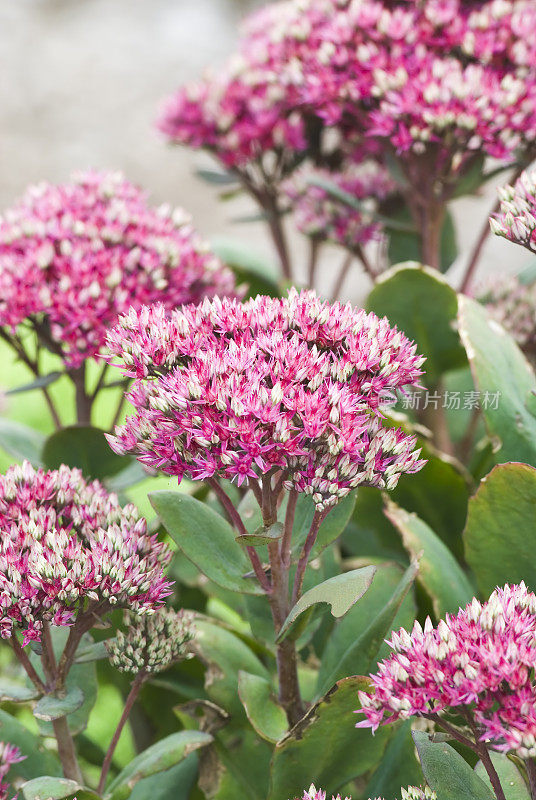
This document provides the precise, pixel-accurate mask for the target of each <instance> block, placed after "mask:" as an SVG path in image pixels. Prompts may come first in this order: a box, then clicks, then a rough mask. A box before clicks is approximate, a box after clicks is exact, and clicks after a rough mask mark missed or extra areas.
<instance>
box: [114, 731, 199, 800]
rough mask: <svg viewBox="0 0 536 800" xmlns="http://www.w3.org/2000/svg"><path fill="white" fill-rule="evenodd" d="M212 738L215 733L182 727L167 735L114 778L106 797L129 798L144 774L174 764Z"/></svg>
mask: <svg viewBox="0 0 536 800" xmlns="http://www.w3.org/2000/svg"><path fill="white" fill-rule="evenodd" d="M210 742H212V736H211V735H210V734H209V733H204V732H203V731H195V730H190V731H180V732H179V733H172V734H171V736H166V737H165V739H161V740H160V741H159V742H157V743H156V744H154V745H152V746H151V747H148V748H147V750H144V751H143V753H140V755H139V756H136V758H134V759H133V760H132V761H131V762H130V764H128V765H127V766H126V767H125V768H124V769H123V770H122V771H121V772H120V773H119V775H118V776H117V778H116V779H115V780H114V781H112V783H111V784H110V786H109V787H108V789H107V792H106V794H105V798H110V800H126V798H127V797H129V796H130V794H131V792H132V790H133V788H134V786H135V785H136V784H137V783H138V781H141V780H142V779H143V778H148V777H149V776H150V775H154V774H155V773H157V772H164V771H165V770H167V769H170V767H174V766H175V765H176V764H178V763H179V762H180V761H182V760H183V759H184V758H186V756H188V755H189V754H190V753H192V752H193V751H194V750H198V749H199V748H200V747H206V746H207V745H208V744H210Z"/></svg>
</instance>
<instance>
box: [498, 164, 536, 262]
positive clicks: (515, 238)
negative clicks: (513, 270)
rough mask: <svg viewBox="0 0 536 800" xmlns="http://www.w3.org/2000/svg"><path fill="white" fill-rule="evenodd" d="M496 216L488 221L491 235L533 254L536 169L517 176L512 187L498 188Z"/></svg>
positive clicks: (535, 245)
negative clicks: (498, 205) (495, 235)
mask: <svg viewBox="0 0 536 800" xmlns="http://www.w3.org/2000/svg"><path fill="white" fill-rule="evenodd" d="M499 197H500V201H501V207H500V213H498V214H496V215H495V216H494V217H491V219H490V225H491V229H492V231H493V233H495V234H497V235H498V236H504V238H505V239H508V240H509V241H510V242H514V243H515V244H520V245H522V246H523V247H526V248H527V250H530V251H531V252H533V253H534V252H536V168H534V167H531V168H529V169H526V170H525V171H524V172H522V173H521V175H520V176H519V178H518V179H517V181H516V182H515V183H514V185H513V186H509V185H507V186H503V187H502V188H501V189H499Z"/></svg>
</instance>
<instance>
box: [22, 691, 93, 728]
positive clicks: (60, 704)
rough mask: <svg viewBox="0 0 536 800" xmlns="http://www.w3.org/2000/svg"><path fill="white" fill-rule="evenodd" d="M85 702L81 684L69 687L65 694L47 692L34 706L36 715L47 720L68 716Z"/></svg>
mask: <svg viewBox="0 0 536 800" xmlns="http://www.w3.org/2000/svg"><path fill="white" fill-rule="evenodd" d="M83 702H84V693H83V691H82V689H80V687H79V686H73V687H71V688H70V689H68V690H67V691H66V692H65V694H64V695H56V694H46V695H45V696H44V697H42V698H41V700H39V702H38V703H36V704H35V706H34V710H33V713H34V717H37V719H42V720H44V721H45V722H52V720H54V719H60V718H61V717H66V716H67V715H68V714H72V713H73V711H76V710H77V709H79V708H80V707H81V706H82V704H83Z"/></svg>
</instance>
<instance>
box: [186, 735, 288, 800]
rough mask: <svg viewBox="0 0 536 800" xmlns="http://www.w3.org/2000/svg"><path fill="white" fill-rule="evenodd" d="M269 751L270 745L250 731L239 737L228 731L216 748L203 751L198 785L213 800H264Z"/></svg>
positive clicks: (268, 767) (270, 753)
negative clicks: (227, 736)
mask: <svg viewBox="0 0 536 800" xmlns="http://www.w3.org/2000/svg"><path fill="white" fill-rule="evenodd" d="M211 751H212V752H211ZM272 752H273V745H272V744H269V743H268V742H265V741H264V739H261V738H260V737H259V736H257V734H256V733H255V731H253V730H252V729H251V728H250V729H249V730H248V729H244V730H242V731H241V735H240V738H238V737H237V735H236V733H233V732H229V738H227V739H223V737H222V740H221V741H219V742H218V743H217V747H216V746H212V747H210V748H207V749H206V750H204V751H203V752H202V758H200V775H199V786H200V787H202V788H203V791H204V792H205V796H206V797H212V798H214V800H238V798H240V800H266V791H267V787H268V783H269V779H270V758H271V756H272ZM205 757H206V758H205Z"/></svg>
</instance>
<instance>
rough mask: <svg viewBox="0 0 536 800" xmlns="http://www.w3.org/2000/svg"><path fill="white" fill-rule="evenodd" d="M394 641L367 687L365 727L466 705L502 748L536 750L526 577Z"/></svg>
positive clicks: (531, 610)
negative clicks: (391, 651) (483, 601)
mask: <svg viewBox="0 0 536 800" xmlns="http://www.w3.org/2000/svg"><path fill="white" fill-rule="evenodd" d="M389 644H390V646H391V647H392V648H393V651H394V652H393V654H392V655H391V656H390V657H389V658H388V659H386V660H385V661H383V662H382V663H381V664H380V666H379V669H378V672H377V673H376V674H375V675H372V676H371V677H372V690H371V691H370V692H360V701H361V705H362V713H363V714H364V715H365V719H364V720H363V721H362V722H360V723H358V726H359V727H371V728H372V729H373V730H376V728H377V727H378V726H379V725H380V724H382V723H388V722H393V721H394V720H397V719H407V718H408V717H411V716H414V715H420V716H424V717H430V716H432V718H434V717H435V716H436V715H438V714H441V712H444V711H447V710H449V709H452V710H454V711H456V709H458V710H461V711H462V712H469V713H470V714H471V715H472V716H473V718H474V720H475V722H476V724H477V726H478V727H479V728H480V731H481V736H482V739H485V740H486V741H489V742H490V743H491V745H492V746H493V747H495V748H496V749H498V750H501V751H504V752H510V751H514V752H516V753H517V754H518V755H519V756H521V757H522V758H533V757H534V756H536V682H535V675H534V670H535V667H536V596H535V595H534V594H533V593H532V592H529V591H528V590H527V588H526V586H525V585H524V584H523V583H521V584H519V585H518V586H505V587H504V589H496V590H495V591H494V592H493V594H492V595H491V596H490V598H489V600H488V601H487V602H485V603H480V602H479V601H478V600H477V599H476V598H475V599H474V600H473V601H472V603H470V604H469V605H468V606H467V607H466V608H465V609H461V610H460V611H459V612H458V614H456V616H450V615H447V616H446V618H445V619H444V620H441V622H440V623H439V625H438V626H437V628H434V627H433V626H432V623H431V622H430V620H429V619H428V620H427V621H426V624H425V625H424V628H422V627H421V625H420V624H419V622H415V625H414V627H413V630H412V632H411V633H408V632H407V631H406V630H404V629H403V628H402V629H401V630H400V631H399V632H398V633H394V634H393V635H392V636H391V640H390V642H389ZM360 713H361V712H360Z"/></svg>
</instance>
